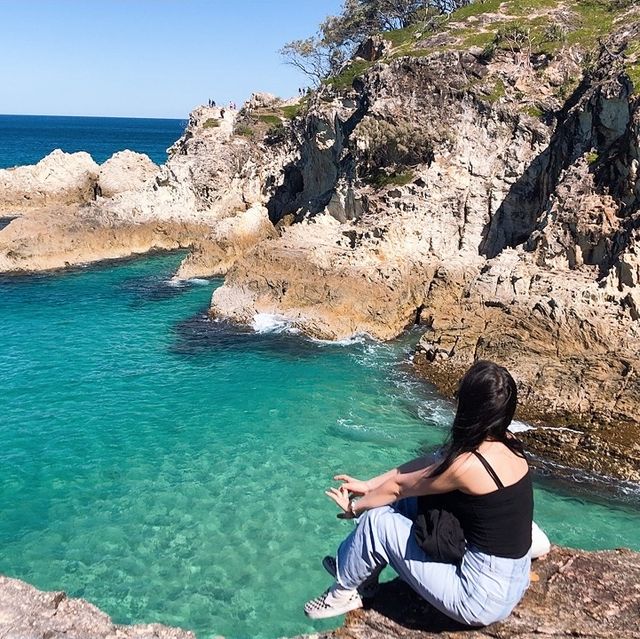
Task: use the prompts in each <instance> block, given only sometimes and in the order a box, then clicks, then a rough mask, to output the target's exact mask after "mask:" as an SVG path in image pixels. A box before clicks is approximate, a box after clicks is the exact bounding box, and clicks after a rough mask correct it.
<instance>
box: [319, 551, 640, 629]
mask: <svg viewBox="0 0 640 639" xmlns="http://www.w3.org/2000/svg"><path fill="white" fill-rule="evenodd" d="M638 583H640V554H639V553H634V552H631V551H628V550H616V551H606V552H593V553H590V552H584V551H578V550H571V549H567V548H553V549H552V551H551V553H549V555H547V556H546V557H545V558H544V559H540V560H538V561H535V562H534V563H533V567H532V583H531V585H530V587H529V590H528V591H527V593H526V594H525V596H524V599H523V600H522V602H521V603H520V604H519V605H518V606H517V607H516V609H515V610H514V612H513V613H512V614H511V615H510V616H509V617H508V618H507V619H505V620H504V621H501V622H499V623H496V624H492V625H490V626H487V627H486V628H469V627H465V626H461V625H459V624H457V623H456V622H454V621H452V620H450V619H449V618H448V617H446V616H444V615H443V614H442V613H439V612H438V611H437V610H436V609H435V608H433V607H431V606H430V605H429V604H427V603H426V602H425V601H424V600H423V599H421V598H420V597H418V596H417V595H416V594H415V593H414V592H413V591H412V590H411V589H410V588H409V586H407V585H406V584H404V583H403V582H401V581H399V580H396V581H392V582H390V583H387V584H384V585H383V586H382V587H381V588H380V591H379V593H378V595H377V596H376V597H375V598H374V599H372V600H370V602H369V603H368V604H367V607H366V608H365V609H364V610H356V611H354V612H350V613H349V614H348V615H347V617H346V619H345V622H344V625H343V626H342V627H341V628H339V629H337V630H335V631H332V632H325V633H318V634H315V635H307V636H308V637H313V638H314V639H393V638H400V637H402V638H403V639H428V638H430V637H433V638H435V637H439V638H440V639H444V638H448V639H453V638H454V637H460V638H461V639H462V638H465V639H467V638H468V639H488V638H490V637H492V638H505V639H506V638H507V637H521V638H522V639H534V638H537V637H541V636H542V637H583V638H584V639H596V638H597V639H637V638H638V637H640V626H639V622H640V589H639V588H638Z"/></svg>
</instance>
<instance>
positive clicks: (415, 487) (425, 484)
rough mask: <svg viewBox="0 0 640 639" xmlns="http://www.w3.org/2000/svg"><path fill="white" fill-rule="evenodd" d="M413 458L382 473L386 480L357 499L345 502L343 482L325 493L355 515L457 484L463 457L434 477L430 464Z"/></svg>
mask: <svg viewBox="0 0 640 639" xmlns="http://www.w3.org/2000/svg"><path fill="white" fill-rule="evenodd" d="M419 461H420V460H413V461H412V462H409V463H408V464H404V465H403V466H400V467H399V468H397V469H394V471H389V473H385V476H387V479H386V480H385V481H383V482H382V483H381V484H380V485H378V486H377V487H376V488H374V489H373V490H370V491H369V492H367V493H366V494H365V495H364V496H363V497H362V499H359V500H358V501H357V502H350V501H349V489H348V487H347V485H346V484H343V485H342V486H341V487H340V488H339V489H338V488H331V489H329V490H328V491H327V492H326V494H327V495H328V496H329V497H330V498H331V499H333V501H335V502H336V504H338V506H339V507H340V508H341V509H342V510H343V511H344V512H345V513H346V514H347V515H350V516H358V515H360V514H361V513H363V512H364V511H365V510H370V509H371V508H378V507H379V506H387V505H388V504H392V503H393V502H394V501H398V500H399V499H403V498H405V497H417V496H419V495H433V494H437V493H446V492H449V491H452V490H456V489H457V488H460V487H461V484H460V481H459V476H460V474H461V465H462V464H463V460H462V459H461V458H460V457H459V458H458V459H456V460H455V461H454V462H453V463H452V464H451V466H450V467H449V468H447V470H445V471H444V472H443V473H442V474H440V475H437V476H436V477H431V476H430V474H431V471H432V470H433V464H432V465H429V466H425V465H424V462H423V463H422V464H419V463H417V462H419Z"/></svg>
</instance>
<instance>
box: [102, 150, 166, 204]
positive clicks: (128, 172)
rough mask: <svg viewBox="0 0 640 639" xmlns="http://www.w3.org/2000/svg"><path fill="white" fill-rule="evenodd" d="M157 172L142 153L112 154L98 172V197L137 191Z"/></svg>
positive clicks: (154, 166)
mask: <svg viewBox="0 0 640 639" xmlns="http://www.w3.org/2000/svg"><path fill="white" fill-rule="evenodd" d="M157 172H158V165H157V164H154V163H153V162H152V161H151V160H150V159H149V157H148V156H146V155H145V154H144V153H134V152H133V151H119V152H118V153H114V154H113V155H112V156H111V157H110V158H109V159H108V160H107V161H106V162H105V163H104V164H102V165H101V166H100V171H99V172H98V191H97V192H98V195H100V196H102V197H113V196H114V195H116V193H122V192H124V191H133V190H134V189H139V188H140V187H141V186H142V185H143V184H144V183H145V182H147V181H148V180H150V179H151V178H153V177H154V176H155V175H156V173H157Z"/></svg>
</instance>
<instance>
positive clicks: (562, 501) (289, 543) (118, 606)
mask: <svg viewBox="0 0 640 639" xmlns="http://www.w3.org/2000/svg"><path fill="white" fill-rule="evenodd" d="M179 260H180V256H179V255H175V254H174V255H161V256H154V257H150V258H145V259H141V260H136V261H130V262H125V263H122V264H119V265H114V264H111V265H103V266H99V267H95V268H91V269H85V270H78V271H75V272H68V273H62V274H56V275H43V276H34V277H31V278H6V279H0V330H1V334H2V337H3V341H2V349H1V351H0V379H2V392H1V393H0V411H1V412H0V414H1V415H2V418H1V419H0V437H1V441H2V447H1V448H0V466H1V468H2V482H1V483H0V512H1V513H2V517H0V573H4V574H8V575H11V576H15V577H19V578H21V579H25V580H27V581H29V582H31V583H33V584H35V585H36V586H38V587H40V588H44V589H64V590H67V591H68V592H69V593H70V594H72V595H74V596H80V597H85V598H87V599H89V600H90V601H92V602H94V603H95V604H97V605H98V606H100V607H101V608H102V609H104V610H105V611H107V612H108V613H109V614H110V615H111V616H112V617H113V618H114V620H116V621H118V622H151V621H159V622H163V623H167V624H172V625H179V626H183V627H185V628H191V629H194V630H196V631H197V632H198V633H199V637H200V638H202V637H210V636H214V635H216V634H221V635H224V636H226V637H231V638H240V637H263V638H274V637H278V636H287V635H294V634H298V633H302V632H305V631H311V630H313V629H314V628H316V629H317V628H320V627H331V626H335V625H336V624H337V622H336V621H330V622H326V623H324V625H321V624H312V623H310V622H309V621H308V620H307V619H306V618H305V617H304V615H303V613H302V605H303V603H304V602H305V600H306V599H308V598H309V597H311V596H315V595H316V594H318V593H319V592H320V591H321V590H322V589H323V588H324V587H326V585H328V582H329V579H328V576H327V575H326V574H324V572H323V569H322V568H321V566H320V558H321V557H322V556H323V555H324V554H325V553H328V552H332V551H333V549H334V548H335V546H336V545H337V543H338V542H339V541H340V539H341V538H342V537H343V536H344V535H345V534H346V533H347V532H348V530H349V527H350V524H349V523H348V522H343V521H339V520H337V519H336V518H335V509H334V507H332V505H331V503H330V502H329V500H328V499H327V498H326V497H324V495H323V489H324V488H325V487H326V486H327V485H329V483H330V479H331V476H332V475H333V474H334V473H335V472H337V471H346V472H350V473H352V474H355V475H366V474H373V473H376V472H379V471H382V470H384V469H387V468H388V467H390V466H392V465H394V464H396V463H398V462H400V461H402V460H404V459H406V458H407V457H409V456H410V455H412V454H414V453H415V452H416V451H418V450H420V449H421V448H423V447H432V446H435V445H436V444H437V443H438V442H439V441H441V439H442V436H443V432H444V430H443V429H444V428H445V425H446V423H447V420H448V419H449V418H450V416H451V409H450V406H449V405H448V403H446V402H444V401H442V400H440V399H438V398H437V397H436V396H435V395H433V393H432V392H431V391H430V390H429V389H428V388H427V387H425V386H424V385H422V384H421V383H418V382H416V381H415V380H413V379H412V378H411V377H410V375H409V374H408V369H407V364H406V359H407V354H408V353H409V351H410V347H411V343H412V340H413V339H415V336H412V337H410V338H409V339H407V340H406V341H403V342H399V343H396V344H393V345H376V344H371V343H356V344H350V345H331V344H324V343H318V342H312V341H309V340H305V339H303V338H301V337H299V336H295V335H290V334H283V333H280V334H277V333H269V334H256V333H253V332H251V331H242V330H239V329H234V328H232V327H229V326H226V325H224V324H217V323H214V322H210V321H207V320H206V317H205V315H204V313H203V311H204V309H205V308H206V306H207V304H208V301H209V299H210V295H211V291H212V289H213V287H214V286H215V283H202V282H200V283H192V284H191V285H189V286H185V287H182V288H180V287H175V286H171V285H170V284H169V283H168V278H169V277H170V276H171V274H172V272H173V270H174V269H175V267H176V266H177V264H178V263H179ZM578 488H579V486H578ZM536 519H537V520H538V522H539V523H540V524H541V525H542V526H543V527H544V528H545V529H546V530H547V531H548V533H549V534H550V536H551V538H552V540H553V541H554V542H556V543H562V544H569V545H573V546H579V547H582V548H589V549H593V548H614V547H618V546H629V547H632V548H635V549H637V550H640V508H639V506H638V500H637V498H636V497H635V496H633V495H632V496H630V497H629V498H628V499H627V500H626V502H625V500H623V499H620V500H617V501H616V500H613V498H612V497H611V496H607V495H603V496H602V497H600V498H598V497H594V494H593V490H591V489H590V488H589V487H586V488H585V489H584V490H575V489H574V487H572V486H571V484H564V483H558V482H557V481H555V480H550V479H542V480H541V482H539V484H538V486H537V489H536Z"/></svg>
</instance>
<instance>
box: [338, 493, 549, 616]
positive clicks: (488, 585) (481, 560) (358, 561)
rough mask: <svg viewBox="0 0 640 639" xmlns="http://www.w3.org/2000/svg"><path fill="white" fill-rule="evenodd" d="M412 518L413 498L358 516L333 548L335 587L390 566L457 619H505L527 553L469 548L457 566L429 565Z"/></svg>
mask: <svg viewBox="0 0 640 639" xmlns="http://www.w3.org/2000/svg"><path fill="white" fill-rule="evenodd" d="M416 514H417V500H416V499H415V498H414V499H403V500H401V501H399V502H396V503H395V504H392V505H391V506H383V507H382V508H374V509H372V510H368V511H366V512H365V513H364V514H363V515H362V516H361V517H359V518H358V525H357V527H356V528H355V530H354V531H353V532H352V533H351V534H350V535H349V536H348V537H347V538H346V539H345V540H344V541H343V542H342V544H341V545H340V548H339V549H338V554H337V558H336V560H337V575H336V578H337V581H338V583H339V584H340V585H341V586H342V587H343V588H349V589H353V588H357V587H358V586H359V585H360V584H362V583H363V582H364V581H365V580H366V579H367V578H368V577H370V576H371V575H373V574H375V573H377V572H379V571H380V570H381V569H382V568H384V566H386V565H387V564H389V565H391V566H392V567H393V569H394V570H395V571H396V572H397V573H398V574H399V575H400V577H401V578H402V579H403V580H404V581H406V582H407V583H408V584H409V585H410V586H411V587H412V588H413V589H414V590H415V591H416V592H417V593H418V594H419V595H420V596H421V597H423V598H424V599H426V600H427V601H428V602H429V603H430V604H431V605H433V606H434V607H435V608H437V609H438V610H440V611H441V612H443V613H445V614H446V615H448V616H449V617H451V618H453V619H455V620H457V621H460V622H462V623H466V624H469V625H474V626H483V625H487V624H490V623H493V622H495V621H499V620H501V619H504V618H505V617H507V616H508V615H509V614H510V613H511V611H512V610H513V608H515V606H516V604H517V603H518V602H519V601H520V599H521V598H522V596H523V595H524V592H525V590H526V589H527V586H528V585H529V568H530V565H531V558H530V554H527V555H525V556H524V557H522V558H521V559H508V558H504V557H496V556H494V555H487V554H485V553H483V552H480V551H479V550H477V549H476V548H474V547H471V548H468V549H467V552H466V553H465V555H464V558H463V560H462V563H461V565H460V566H455V565H453V564H445V563H438V562H434V561H431V560H430V559H429V557H428V556H427V555H426V554H425V552H424V551H423V550H422V548H420V546H418V543H417V542H416V540H415V538H414V534H413V520H414V519H415V517H416ZM543 534H544V533H543Z"/></svg>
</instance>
